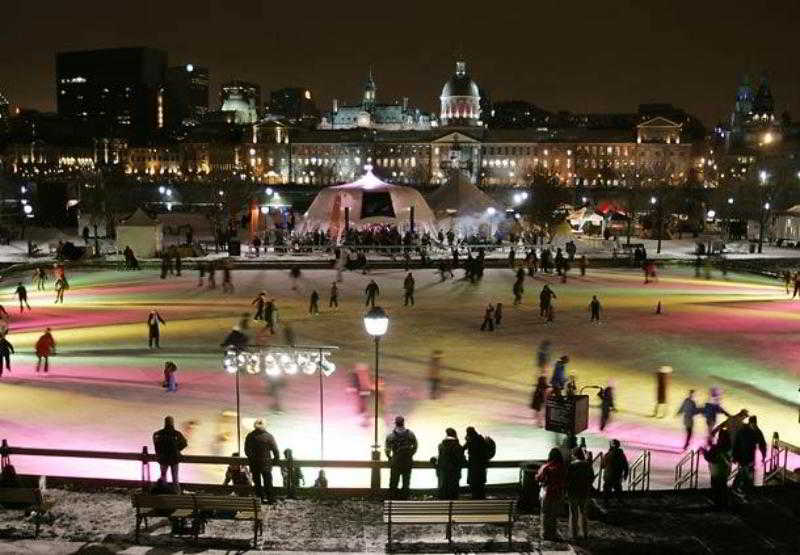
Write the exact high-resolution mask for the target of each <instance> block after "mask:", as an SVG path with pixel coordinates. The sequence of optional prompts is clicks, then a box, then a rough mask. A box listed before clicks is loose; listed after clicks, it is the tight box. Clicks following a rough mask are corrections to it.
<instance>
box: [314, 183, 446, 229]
mask: <svg viewBox="0 0 800 555" xmlns="http://www.w3.org/2000/svg"><path fill="white" fill-rule="evenodd" d="M412 206H413V207H414V224H415V229H416V230H417V232H420V233H421V232H425V231H428V232H431V233H434V232H435V230H436V219H435V218H434V216H433V211H431V209H430V207H429V206H428V203H427V202H425V199H424V198H422V195H421V194H420V193H419V191H417V190H416V189H414V188H413V187H404V186H402V185H393V184H391V183H386V182H384V181H381V180H380V179H379V178H378V177H377V176H376V175H375V174H374V173H372V170H371V169H369V168H368V169H367V173H365V174H364V175H362V176H361V177H360V178H358V179H357V180H356V181H354V182H352V183H347V184H345V185H335V186H333V187H326V188H325V189H323V190H322V191H320V192H319V194H318V195H317V197H316V198H315V199H314V202H312V203H311V206H310V207H309V209H308V211H306V213H305V216H304V218H303V223H302V224H301V225H300V231H301V232H308V231H314V230H317V229H319V230H322V231H328V230H329V229H330V231H331V236H332V237H339V236H340V235H341V233H342V232H343V231H344V228H345V208H349V209H350V227H352V228H359V227H363V226H366V225H374V224H389V225H394V226H397V228H398V229H400V230H407V229H408V228H409V226H410V218H411V207H412Z"/></svg>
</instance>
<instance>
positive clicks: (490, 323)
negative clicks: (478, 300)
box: [481, 303, 494, 331]
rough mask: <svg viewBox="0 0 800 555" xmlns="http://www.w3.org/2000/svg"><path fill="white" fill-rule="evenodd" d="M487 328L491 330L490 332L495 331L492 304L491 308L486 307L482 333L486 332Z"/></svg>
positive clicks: (490, 304)
mask: <svg viewBox="0 0 800 555" xmlns="http://www.w3.org/2000/svg"><path fill="white" fill-rule="evenodd" d="M487 327H488V328H489V331H494V306H493V305H492V303H489V306H487V307H486V310H485V311H484V313H483V323H482V324H481V331H484V330H486V328H487Z"/></svg>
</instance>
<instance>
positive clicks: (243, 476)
mask: <svg viewBox="0 0 800 555" xmlns="http://www.w3.org/2000/svg"><path fill="white" fill-rule="evenodd" d="M239 456H240V455H239V453H233V454H232V455H231V457H239ZM228 484H230V485H232V486H251V485H252V484H253V481H252V477H251V476H250V469H249V468H248V467H246V466H244V465H243V464H240V463H238V462H235V463H231V464H229V465H228V468H227V469H225V481H224V482H222V485H223V486H227V485H228Z"/></svg>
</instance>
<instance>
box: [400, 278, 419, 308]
mask: <svg viewBox="0 0 800 555" xmlns="http://www.w3.org/2000/svg"><path fill="white" fill-rule="evenodd" d="M415 284H416V282H415V281H414V276H413V275H411V272H408V275H407V276H406V279H404V280H403V290H404V291H405V296H404V299H403V306H408V304H409V303H411V306H414V287H415Z"/></svg>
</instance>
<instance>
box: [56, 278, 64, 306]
mask: <svg viewBox="0 0 800 555" xmlns="http://www.w3.org/2000/svg"><path fill="white" fill-rule="evenodd" d="M55 287H56V302H55V304H58V303H61V304H64V291H65V290H66V289H67V280H66V279H64V278H62V277H60V278H58V279H57V280H56V284H55Z"/></svg>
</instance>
